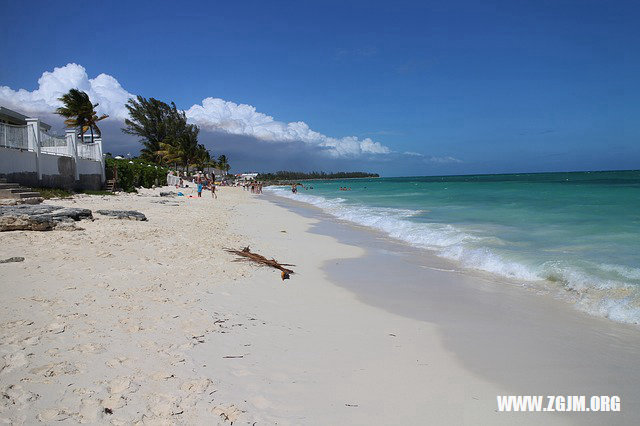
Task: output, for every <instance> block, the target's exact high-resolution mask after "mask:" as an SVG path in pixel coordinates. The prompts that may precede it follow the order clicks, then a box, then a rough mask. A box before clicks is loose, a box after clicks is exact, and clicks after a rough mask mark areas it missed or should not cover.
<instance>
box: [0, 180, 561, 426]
mask: <svg viewBox="0 0 640 426" xmlns="http://www.w3.org/2000/svg"><path fill="white" fill-rule="evenodd" d="M158 193H159V189H156V190H143V191H142V192H141V193H140V194H138V195H119V196H77V197H75V198H74V199H72V200H51V201H49V202H48V203H49V204H56V205H63V206H73V207H85V208H90V209H92V210H93V211H94V217H95V220H94V221H82V222H79V223H78V226H80V227H82V228H84V230H79V231H50V232H23V231H17V232H5V233H2V234H0V241H1V244H0V258H8V257H11V256H23V257H25V258H26V260H25V261H24V262H22V263H8V264H2V265H0V271H1V272H0V274H1V277H2V279H1V281H2V283H1V288H2V295H3V302H2V304H1V306H0V324H1V325H0V339H1V340H0V393H1V395H2V398H0V421H2V422H5V423H14V424H33V423H37V422H44V423H55V422H57V421H63V422H65V423H75V422H81V423H111V424H230V423H231V422H233V423H234V424H292V425H293V424H296V425H297V424H314V425H315V424H318V425H319V424H463V423H466V424H512V423H513V422H514V421H517V422H518V423H523V422H531V423H536V422H535V420H537V422H539V421H541V420H544V421H545V422H546V423H559V422H561V421H564V420H566V418H564V417H559V416H554V415H550V414H549V415H545V417H544V418H540V417H535V414H530V415H524V414H518V415H517V417H513V416H514V414H510V415H509V414H504V413H503V414H499V413H497V412H496V400H495V396H496V395H498V394H508V393H509V392H508V391H507V390H506V389H504V388H502V387H501V386H500V385H497V384H494V383H491V382H489V381H487V380H486V379H485V378H481V377H479V376H477V375H475V374H474V373H472V372H471V371H469V370H468V369H466V368H465V367H464V366H463V365H462V364H461V363H460V362H459V361H458V357H456V356H455V355H454V354H453V353H451V352H450V351H449V350H448V349H446V348H445V345H444V344H443V342H442V340H441V337H442V336H441V334H440V332H439V330H438V328H437V327H436V326H435V325H433V324H430V323H428V322H424V321H419V320H415V319H410V318H406V317H402V316H399V315H395V314H393V313H389V312H387V311H385V310H383V309H380V308H376V307H373V306H370V305H367V304H365V303H363V302H362V301H360V299H358V298H357V297H356V296H355V295H354V294H353V293H351V292H349V291H347V290H345V289H343V288H340V287H338V286H336V285H334V284H333V283H332V282H330V281H329V280H328V278H327V277H326V275H325V272H323V269H322V266H323V265H325V264H330V262H336V263H339V262H341V261H342V260H344V259H349V258H354V257H357V256H360V255H361V254H362V250H361V249H359V248H357V247H353V246H348V245H344V244H340V243H338V242H337V241H336V240H334V239H333V238H330V237H326V236H321V235H318V234H314V233H310V232H308V229H309V227H310V226H311V225H312V223H313V220H312V219H308V218H304V217H302V216H299V215H297V214H295V213H293V212H290V211H288V210H286V209H284V208H282V207H279V206H277V205H274V204H272V203H269V202H267V201H265V200H264V199H261V197H259V196H253V195H250V194H249V193H247V192H244V191H242V190H241V189H238V188H220V190H219V196H218V199H217V200H212V199H211V198H210V194H208V193H206V194H205V196H204V197H203V198H202V199H193V198H185V197H175V198H167V197H162V198H161V197H159V196H158ZM100 208H111V209H133V210H138V211H141V212H143V213H144V214H146V216H147V217H148V219H149V220H148V222H138V221H128V220H118V219H112V218H107V217H105V216H100V215H96V214H95V210H97V209H100ZM247 245H249V246H250V247H251V249H252V251H256V252H258V253H261V254H263V255H265V256H267V257H275V258H276V259H278V260H279V261H281V262H286V263H292V264H295V265H296V266H295V267H294V268H293V269H294V270H295V274H294V275H293V276H292V277H291V279H290V280H287V281H284V282H283V281H281V280H280V274H279V271H277V270H274V269H270V268H266V267H257V266H254V265H253V264H250V263H246V262H233V259H234V257H233V256H232V255H230V254H228V253H226V252H224V251H223V248H224V247H231V248H242V247H244V246H247Z"/></svg>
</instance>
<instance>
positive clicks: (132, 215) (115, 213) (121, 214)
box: [96, 210, 147, 221]
mask: <svg viewBox="0 0 640 426" xmlns="http://www.w3.org/2000/svg"><path fill="white" fill-rule="evenodd" d="M96 213H98V214H101V215H104V216H111V217H115V218H116V219H129V220H141V221H146V220H147V217H146V216H145V215H144V214H142V213H140V212H138V211H135V210H96Z"/></svg>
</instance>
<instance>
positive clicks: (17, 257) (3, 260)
mask: <svg viewBox="0 0 640 426" xmlns="http://www.w3.org/2000/svg"><path fill="white" fill-rule="evenodd" d="M13 262H24V257H21V256H15V257H10V258H8V259H2V260H0V263H13Z"/></svg>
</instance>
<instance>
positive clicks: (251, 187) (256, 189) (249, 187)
mask: <svg viewBox="0 0 640 426" xmlns="http://www.w3.org/2000/svg"><path fill="white" fill-rule="evenodd" d="M262 185H263V183H262V182H247V183H245V184H244V185H242V188H244V190H245V191H251V193H252V194H262Z"/></svg>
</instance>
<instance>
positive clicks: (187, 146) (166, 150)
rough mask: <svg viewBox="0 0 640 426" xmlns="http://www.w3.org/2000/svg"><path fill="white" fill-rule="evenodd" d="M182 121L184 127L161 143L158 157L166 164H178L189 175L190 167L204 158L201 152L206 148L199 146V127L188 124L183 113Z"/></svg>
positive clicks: (176, 130) (157, 153) (178, 127)
mask: <svg viewBox="0 0 640 426" xmlns="http://www.w3.org/2000/svg"><path fill="white" fill-rule="evenodd" d="M180 120H181V122H183V123H184V126H180V125H178V126H176V129H174V130H175V133H172V134H171V135H169V136H168V137H167V138H165V139H164V141H162V142H160V149H159V150H158V151H157V152H156V155H157V156H158V157H159V158H160V159H161V160H162V162H164V163H167V164H172V163H177V164H180V165H182V166H184V167H185V168H186V171H187V173H189V166H190V165H191V164H196V163H197V161H198V159H199V157H200V156H202V153H201V150H203V149H204V146H202V145H200V144H198V133H199V132H200V129H199V128H198V126H196V125H193V124H186V117H184V113H182V119H180ZM182 120H184V121H182ZM173 124H174V125H175V124H176V123H173Z"/></svg>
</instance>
